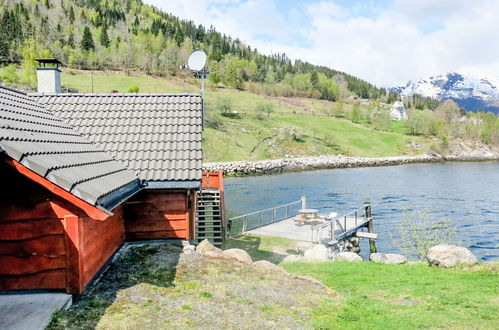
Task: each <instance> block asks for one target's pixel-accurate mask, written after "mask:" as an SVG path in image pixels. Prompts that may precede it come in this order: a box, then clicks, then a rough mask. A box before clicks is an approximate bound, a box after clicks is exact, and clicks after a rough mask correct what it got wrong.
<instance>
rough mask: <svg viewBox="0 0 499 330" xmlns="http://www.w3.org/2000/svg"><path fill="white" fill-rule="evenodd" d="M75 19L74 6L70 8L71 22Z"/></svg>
mask: <svg viewBox="0 0 499 330" xmlns="http://www.w3.org/2000/svg"><path fill="white" fill-rule="evenodd" d="M74 21H75V11H74V9H73V6H71V8H70V9H69V22H70V23H71V24H73V23H74Z"/></svg>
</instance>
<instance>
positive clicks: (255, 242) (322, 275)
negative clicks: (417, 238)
mask: <svg viewBox="0 0 499 330" xmlns="http://www.w3.org/2000/svg"><path fill="white" fill-rule="evenodd" d="M294 244H295V243H294V242H293V241H290V240H286V239H281V238H276V237H264V236H255V235H243V236H241V237H239V238H236V239H233V240H229V241H228V242H227V243H226V246H227V248H229V247H230V248H235V247H239V248H242V249H246V251H247V252H248V253H249V254H250V255H251V256H252V257H253V258H254V259H255V260H262V259H265V260H269V261H272V262H275V263H278V262H280V261H282V259H283V256H282V254H283V253H285V252H284V251H286V252H291V253H293V250H294ZM281 266H283V267H284V268H285V269H286V270H287V271H289V272H290V273H293V274H299V275H308V276H312V277H314V278H316V279H318V280H320V281H322V282H323V283H324V284H325V285H326V286H328V287H330V288H332V289H333V290H335V291H337V292H338V293H339V294H340V295H341V296H342V297H343V301H342V304H341V306H340V308H338V306H337V305H336V304H334V305H331V304H330V303H328V302H324V303H323V304H322V306H321V307H320V308H316V309H315V310H314V312H313V314H312V315H313V319H312V326H313V327H314V328H318V329H332V328H348V329H415V328H447V329H456V328H459V329H462V328H465V329H468V328H469V329H496V328H497V320H499V273H498V271H499V262H493V263H484V264H481V265H478V266H476V267H474V268H472V269H459V268H456V269H441V268H435V267H430V266H427V265H426V264H423V263H414V264H404V265H382V264H375V263H370V262H363V263H347V262H323V263H310V262H306V263H305V262H295V263H284V264H281Z"/></svg>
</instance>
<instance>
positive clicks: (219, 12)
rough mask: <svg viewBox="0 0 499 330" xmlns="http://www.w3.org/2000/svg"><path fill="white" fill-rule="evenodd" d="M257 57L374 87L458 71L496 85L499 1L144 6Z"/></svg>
mask: <svg viewBox="0 0 499 330" xmlns="http://www.w3.org/2000/svg"><path fill="white" fill-rule="evenodd" d="M145 3H147V4H152V5H154V6H156V7H158V8H161V9H163V10H165V11H167V12H170V13H173V14H175V15H177V16H179V17H180V18H182V19H189V20H193V21H194V22H195V23H196V24H203V25H205V26H206V27H209V26H211V25H213V26H214V27H215V28H216V29H217V30H218V31H220V32H222V33H226V34H229V35H231V36H233V37H238V38H239V39H241V40H242V41H243V42H245V43H247V44H249V45H250V46H252V47H256V48H258V50H259V51H260V52H262V53H267V54H269V53H271V52H280V53H283V52H285V53H286V54H287V55H288V56H289V57H290V58H291V59H302V60H305V61H309V62H311V63H314V64H320V65H326V66H329V67H331V68H334V69H337V70H341V71H345V72H348V73H350V74H354V75H356V76H358V77H361V78H363V79H366V80H368V81H370V82H372V83H375V84H377V85H379V86H386V87H389V86H395V85H400V84H405V83H406V82H407V81H408V80H410V79H417V78H422V77H426V76H429V75H433V74H439V73H446V72H448V71H457V72H461V73H471V74H473V75H477V76H484V77H490V78H495V79H499V19H498V13H499V0H474V1H470V0H377V1H375V0H331V1H320V0H189V1H185V0H145Z"/></svg>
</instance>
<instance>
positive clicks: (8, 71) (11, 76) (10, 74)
mask: <svg viewBox="0 0 499 330" xmlns="http://www.w3.org/2000/svg"><path fill="white" fill-rule="evenodd" d="M0 81H3V82H4V83H5V84H6V85H7V86H14V85H15V83H17V82H18V81H19V76H18V75H17V67H16V65H15V64H10V65H8V66H6V67H5V68H4V69H3V71H2V73H1V74H0Z"/></svg>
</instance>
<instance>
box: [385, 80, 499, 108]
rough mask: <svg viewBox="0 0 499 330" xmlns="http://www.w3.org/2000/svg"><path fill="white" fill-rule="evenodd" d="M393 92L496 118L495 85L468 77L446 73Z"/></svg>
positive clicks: (498, 97) (498, 98)
mask: <svg viewBox="0 0 499 330" xmlns="http://www.w3.org/2000/svg"><path fill="white" fill-rule="evenodd" d="M393 90H394V91H395V92H397V93H399V94H400V95H402V96H412V95H413V94H420V95H423V96H429V97H432V98H434V99H437V100H439V101H443V100H454V101H455V102H456V103H458V104H459V105H461V106H462V107H463V108H464V109H466V110H468V111H475V112H476V111H491V112H493V113H495V114H496V115H498V114H499V83H498V82H496V81H494V80H491V79H484V78H477V77H474V76H471V75H462V74H459V73H456V72H450V73H447V74H445V75H438V76H433V77H429V78H426V79H420V80H415V81H409V82H408V83H407V85H405V86H400V87H395V88H393Z"/></svg>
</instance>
